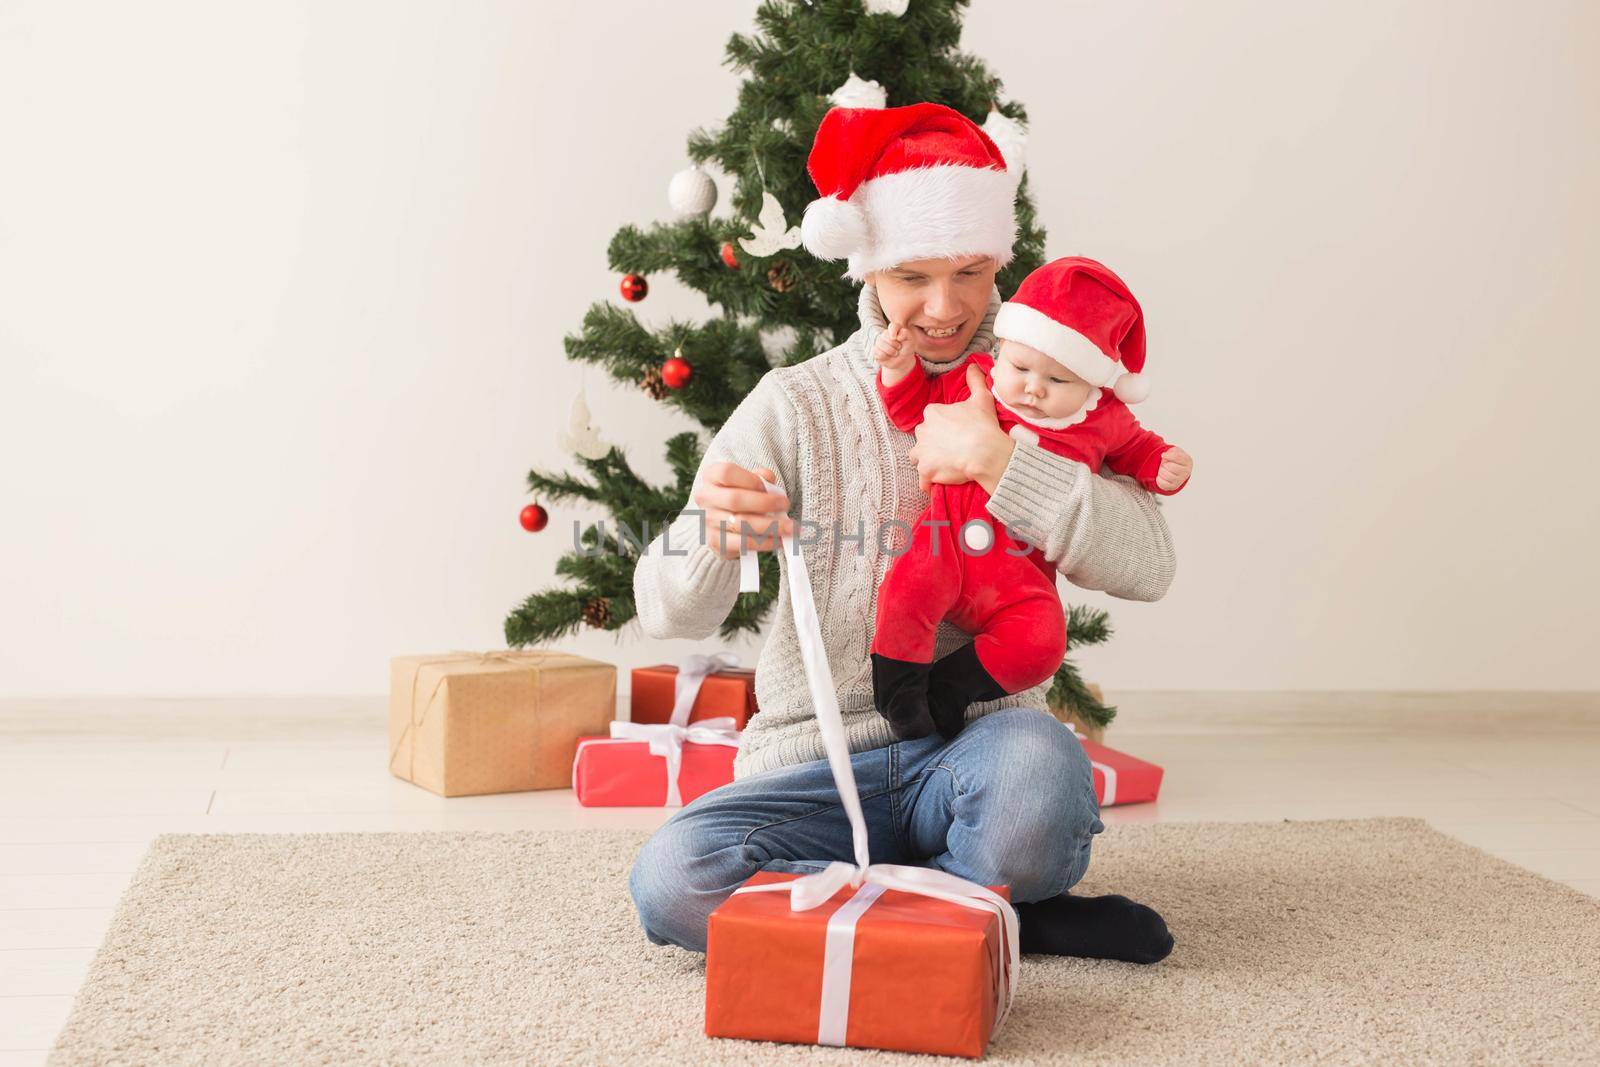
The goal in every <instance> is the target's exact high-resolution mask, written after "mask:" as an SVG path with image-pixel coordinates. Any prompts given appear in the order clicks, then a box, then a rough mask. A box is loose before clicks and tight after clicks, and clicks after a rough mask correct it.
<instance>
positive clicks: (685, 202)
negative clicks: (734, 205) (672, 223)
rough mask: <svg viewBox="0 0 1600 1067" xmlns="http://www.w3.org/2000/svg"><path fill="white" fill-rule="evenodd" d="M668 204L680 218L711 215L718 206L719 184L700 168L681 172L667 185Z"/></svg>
mask: <svg viewBox="0 0 1600 1067" xmlns="http://www.w3.org/2000/svg"><path fill="white" fill-rule="evenodd" d="M667 203H668V204H670V205H671V206H672V210H673V211H675V212H677V213H678V216H679V217H680V218H690V217H692V216H695V215H709V214H711V209H712V208H714V207H716V206H717V183H716V182H714V181H712V180H711V175H709V174H707V173H706V172H705V171H703V170H701V169H700V168H699V167H690V168H688V169H687V170H680V171H679V172H678V173H676V174H674V175H673V176H672V181H671V182H670V183H669V184H668V185H667Z"/></svg>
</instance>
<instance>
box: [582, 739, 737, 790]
mask: <svg viewBox="0 0 1600 1067" xmlns="http://www.w3.org/2000/svg"><path fill="white" fill-rule="evenodd" d="M712 721H714V722H715V721H719V720H712ZM617 725H618V726H624V727H626V726H631V725H634V724H631V723H618V724H617ZM700 729H701V727H700V725H699V724H696V725H695V726H693V727H691V729H690V731H689V736H691V737H692V736H694V733H695V731H698V730H700ZM724 740H725V741H731V743H721V744H699V743H695V742H693V741H687V740H686V741H684V743H683V745H682V749H681V753H680V755H679V757H678V759H679V761H680V762H679V766H678V771H677V775H676V779H675V780H676V783H677V787H678V789H677V793H676V795H674V793H673V791H672V789H671V784H672V782H673V781H674V777H673V764H672V759H671V757H670V756H669V754H667V753H665V752H662V753H660V754H657V753H656V752H654V751H652V750H651V745H650V742H649V741H646V740H630V739H628V738H627V737H625V736H624V737H617V738H613V737H584V738H579V740H578V755H577V758H576V759H574V760H573V762H572V789H573V792H574V793H576V794H577V796H578V803H579V804H582V805H583V806H584V807H588V808H660V807H680V806H682V805H684V804H689V803H692V802H693V801H694V799H695V798H696V797H699V796H701V795H703V794H705V793H709V792H711V791H712V790H713V789H716V788H718V787H719V786H724V785H727V784H728V783H729V782H731V781H733V757H734V755H735V754H736V750H737V745H738V743H739V742H738V733H737V731H733V730H728V731H726V734H725V735H724ZM657 747H660V746H659V745H658V746H657Z"/></svg>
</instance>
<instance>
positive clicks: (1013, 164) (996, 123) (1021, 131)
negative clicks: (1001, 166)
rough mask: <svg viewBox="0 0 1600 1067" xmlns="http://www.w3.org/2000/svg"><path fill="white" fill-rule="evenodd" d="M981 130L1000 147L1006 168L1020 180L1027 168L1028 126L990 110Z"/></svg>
mask: <svg viewBox="0 0 1600 1067" xmlns="http://www.w3.org/2000/svg"><path fill="white" fill-rule="evenodd" d="M983 132H984V133H986V134H988V135H989V140H991V141H993V142H994V146H995V147H996V148H998V149H1000V155H1001V156H1002V157H1004V159H1005V161H1006V170H1007V171H1008V172H1010V173H1014V174H1015V175H1016V178H1017V180H1018V181H1021V180H1022V175H1023V174H1024V173H1025V172H1026V171H1027V169H1028V128H1027V127H1026V126H1024V125H1023V124H1022V123H1020V122H1018V121H1017V120H1016V119H1013V118H1008V117H1006V116H1005V115H1002V114H1001V113H1000V112H998V111H991V112H989V117H988V118H986V119H984V120H983Z"/></svg>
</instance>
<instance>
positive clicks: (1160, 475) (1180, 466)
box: [1156, 445, 1194, 493]
mask: <svg viewBox="0 0 1600 1067" xmlns="http://www.w3.org/2000/svg"><path fill="white" fill-rule="evenodd" d="M1193 471H1194V459H1193V457H1191V456H1190V455H1189V453H1187V452H1185V451H1184V450H1183V449H1181V448H1179V447H1178V446H1177V445H1173V446H1172V447H1171V448H1169V449H1167V450H1166V451H1165V452H1163V453H1161V469H1160V470H1158V471H1156V487H1157V488H1158V489H1160V490H1162V491H1163V492H1167V493H1170V492H1172V491H1173V490H1174V489H1176V488H1178V486H1180V485H1182V484H1183V483H1184V482H1185V481H1187V480H1188V478H1189V475H1190V474H1191V473H1192V472H1193Z"/></svg>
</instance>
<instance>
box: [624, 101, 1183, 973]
mask: <svg viewBox="0 0 1600 1067" xmlns="http://www.w3.org/2000/svg"><path fill="white" fill-rule="evenodd" d="M809 169H810V172H811V175H812V178H813V180H815V181H816V183H817V186H818V188H819V190H820V191H821V192H822V193H823V194H824V198H825V199H824V200H821V201H818V202H816V203H814V204H813V205H812V206H811V208H810V209H808V211H807V213H806V219H805V222H804V225H803V227H802V232H803V233H804V236H805V239H806V245H807V247H808V248H809V249H810V250H811V251H812V252H813V253H814V254H816V255H818V256H820V257H822V258H842V257H847V258H848V260H849V266H850V275H851V276H852V277H854V278H857V279H858V280H861V281H863V282H864V285H863V287H862V290H861V301H860V315H861V328H860V329H859V330H857V331H856V332H855V333H854V334H852V335H851V336H850V338H849V339H848V340H846V341H845V342H844V343H842V344H840V345H839V346H838V347H837V348H835V349H833V350H832V351H829V352H826V353H823V354H822V355H819V356H817V357H815V358H814V359H811V360H808V361H807V362H805V363H803V364H800V365H798V366H794V367H786V368H781V369H778V370H774V371H772V372H771V373H769V374H767V375H766V376H765V377H764V378H762V380H761V381H760V382H759V383H757V385H756V387H755V388H754V389H753V390H752V391H751V392H750V394H749V395H748V396H747V397H746V398H745V400H744V402H743V403H741V404H740V405H739V407H738V408H737V409H736V410H735V411H734V412H733V414H732V415H731V416H730V417H729V418H728V421H727V422H726V423H725V424H724V426H723V428H722V429H721V430H720V431H719V432H718V434H717V435H716V438H715V439H714V440H713V441H712V442H711V444H710V446H709V447H708V449H707V452H706V457H705V461H704V462H703V464H702V466H701V469H700V471H699V474H698V476H697V478H696V484H695V489H694V492H693V494H692V504H693V505H694V506H693V507H691V508H690V509H688V510H686V511H684V512H683V514H681V515H680V516H679V518H678V520H677V521H676V522H675V523H674V524H673V525H672V526H671V527H670V528H669V529H668V530H667V531H666V532H665V533H664V534H663V535H662V536H661V537H658V538H657V539H656V541H655V542H653V543H652V544H651V545H650V546H649V549H648V550H647V551H646V553H645V554H644V556H643V557H642V558H641V560H640V562H639V567H638V570H637V571H636V572H635V575H634V595H635V599H636V601H637V604H638V611H639V619H640V622H641V623H642V624H643V627H644V630H645V632H646V633H647V634H649V635H650V636H652V637H658V638H667V637H678V638H696V639H700V638H705V637H709V636H710V635H711V634H713V633H715V632H716V630H717V628H718V626H719V625H720V624H721V623H722V621H723V620H724V619H725V618H726V617H727V614H728V612H729V610H731V608H732V607H733V604H734V600H735V598H736V597H737V596H738V583H739V564H738V562H737V560H738V556H739V554H740V552H741V551H772V550H774V548H775V547H777V538H778V537H779V536H780V535H781V536H782V537H783V538H785V539H789V538H793V539H794V540H795V541H798V542H800V543H801V545H802V546H803V551H804V552H805V554H806V560H807V564H808V566H809V569H810V574H811V581H812V586H813V593H814V596H815V599H816V603H817V611H818V614H819V616H820V619H821V625H822V633H823V643H824V645H825V646H826V652H827V656H828V662H829V666H830V668H831V669H832V672H833V677H834V681H835V685H836V686H837V688H838V698H839V706H840V711H841V713H842V715H843V719H844V724H845V730H846V735H847V738H848V740H849V744H850V750H851V752H852V766H853V768H854V771H855V776H856V783H857V785H858V787H859V790H860V794H861V802H862V809H863V812H864V814H865V817H866V820H867V824H868V838H869V847H870V852H871V856H872V859H873V861H874V862H877V863H903V864H920V865H925V866H933V867H937V868H940V869H942V870H946V871H949V872H950V873H952V874H955V875H958V876H960V877H962V878H966V879H969V880H971V881H974V882H978V883H980V884H985V885H990V884H1004V885H1007V886H1009V887H1010V891H1011V897H1012V900H1013V901H1016V902H1018V906H1017V911H1018V915H1019V917H1020V918H1021V920H1022V927H1021V938H1022V940H1021V948H1022V951H1024V952H1048V953H1056V954H1065V955H1077V956H1091V957H1098V958H1111V959H1122V960H1130V961H1134V962H1142V963H1153V962H1155V961H1157V960H1160V959H1162V958H1163V957H1165V956H1166V955H1167V953H1168V952H1170V951H1171V948H1172V938H1171V935H1170V934H1169V933H1168V931H1167V928H1166V924H1165V923H1164V922H1163V921H1162V920H1161V917H1160V916H1159V915H1158V914H1156V912H1155V911H1153V910H1152V909H1150V908H1148V907H1145V906H1143V905H1140V904H1136V903H1134V902H1133V901H1130V900H1128V899H1127V898H1125V897H1121V896H1114V895H1113V896H1104V897H1078V896H1073V895H1071V894H1069V893H1068V892H1067V890H1068V889H1070V888H1071V887H1072V886H1073V885H1075V884H1076V883H1077V882H1078V880H1079V879H1081V878H1082V877H1083V874H1084V872H1085V871H1086V870H1087V868H1088V865H1089V853H1090V846H1091V843H1092V840H1093V837H1094V835H1095V834H1097V833H1099V832H1101V831H1102V830H1103V829H1104V825H1103V824H1102V823H1101V821H1100V819H1099V809H1098V806H1097V804H1096V801H1095V797H1094V786H1093V777H1092V773H1091V771H1090V767H1089V761H1088V758H1087V757H1086V756H1085V754H1084V752H1083V749H1082V747H1081V746H1080V745H1079V744H1078V741H1077V739H1076V738H1075V737H1074V736H1073V734H1072V732H1071V731H1070V730H1068V729H1066V728H1065V727H1064V726H1062V725H1061V724H1060V723H1058V722H1057V721H1055V719H1054V718H1052V717H1051V716H1050V715H1049V714H1048V713H1047V712H1044V711H1042V710H1040V709H1042V707H1043V704H1044V689H1043V687H1038V688H1035V689H1032V690H1029V691H1027V692H1024V693H1019V694H1015V695H1011V696H1007V697H1003V698H1001V699H999V700H996V701H992V702H988V703H980V704H974V705H972V706H971V707H970V708H968V710H967V713H966V725H965V727H964V729H963V730H962V731H961V732H960V733H959V734H958V735H957V736H956V737H955V738H954V739H953V740H951V741H948V742H947V741H945V740H944V739H943V738H942V737H940V736H939V735H938V734H932V735H929V736H926V737H921V738H915V739H912V740H907V741H896V740H895V738H894V736H893V735H892V734H891V733H890V730H889V726H888V723H887V722H886V721H885V720H884V719H883V718H882V717H881V716H880V715H879V714H878V713H877V711H876V710H875V709H874V706H873V690H872V666H871V661H870V659H869V650H870V646H871V643H872V626H873V617H874V597H875V594H876V592H877V588H878V584H879V582H880V581H882V579H883V576H884V573H885V571H886V570H887V568H888V565H889V563H890V562H891V560H892V558H893V553H894V552H895V551H898V550H899V549H900V547H901V546H903V545H904V543H905V539H906V536H907V535H908V534H909V529H910V523H911V522H913V521H914V520H915V519H916V518H917V517H918V515H919V514H920V513H921V511H922V509H923V508H924V507H925V506H926V505H927V501H928V497H927V492H926V490H927V487H928V485H929V484H930V483H931V482H942V483H959V482H963V481H968V480H971V481H977V482H979V483H980V484H982V486H983V487H984V489H985V490H987V491H988V493H989V495H990V505H989V507H990V512H991V514H992V515H993V516H994V517H995V518H996V519H997V520H998V521H1000V522H1002V523H1004V524H1005V525H1006V526H1007V527H1009V528H1011V529H1012V531H1013V532H1014V533H1015V534H1016V535H1017V536H1018V537H1019V538H1023V539H1026V540H1028V541H1031V542H1033V543H1035V544H1037V545H1038V546H1039V547H1040V548H1041V549H1042V550H1043V552H1044V554H1045V556H1046V557H1047V558H1048V559H1050V560H1051V562H1052V563H1054V564H1055V566H1056V568H1057V569H1058V570H1059V571H1060V572H1061V573H1062V574H1064V575H1066V577H1067V579H1068V580H1069V581H1071V582H1073V583H1075V584H1077V585H1079V586H1082V587H1084V588H1089V589H1101V590H1104V591H1106V592H1109V593H1111V594H1112V595H1113V596H1119V597H1124V598H1127V599H1134V600H1156V599H1159V598H1160V597H1161V596H1162V595H1163V594H1164V593H1165V592H1166V589H1167V587H1168V585H1169V584H1170V583H1171V580H1172V575H1173V567H1174V564H1173V555H1172V548H1171V543H1170V540H1169V537H1168V534H1167V529H1166V525H1165V523H1164V521H1163V520H1162V518H1161V515H1160V513H1159V511H1158V510H1157V508H1156V506H1155V503H1154V500H1153V498H1151V497H1150V496H1149V495H1148V494H1147V493H1145V492H1144V491H1143V490H1142V489H1140V488H1138V487H1137V486H1136V485H1133V484H1132V483H1131V482H1129V481H1127V480H1124V479H1111V478H1105V477H1100V476H1097V475H1096V473H1095V472H1093V471H1090V470H1089V469H1088V468H1086V467H1084V466H1083V465H1082V464H1078V463H1074V462H1072V461H1071V460H1067V459H1065V458H1064V457H1060V456H1056V455H1053V454H1051V453H1049V452H1046V451H1044V450H1042V449H1040V448H1039V447H1037V445H1034V444H1029V443H1026V442H1019V441H1013V440H1011V439H1010V438H1008V437H1007V436H1006V435H1005V434H1003V433H1002V432H1001V431H1000V428H999V424H998V422H997V420H996V418H995V415H994V402H993V400H992V398H991V397H990V395H989V393H988V390H987V389H986V388H985V387H984V384H983V378H982V375H981V373H979V372H978V371H977V369H976V368H966V369H963V368H962V361H963V358H964V356H965V355H966V353H968V352H970V351H973V350H987V349H989V348H990V347H991V345H992V343H993V333H992V327H993V321H994V316H995V313H996V311H997V309H998V308H999V306H1000V295H999V293H998V292H997V291H996V289H995V284H994V279H995V274H996V272H997V271H998V270H999V268H1000V267H1002V266H1003V265H1004V264H1005V263H1006V262H1008V261H1009V260H1010V258H1011V246H1012V243H1013V242H1014V241H1015V237H1016V224H1015V219H1014V214H1013V210H1014V209H1013V204H1014V200H1015V191H1016V182H1017V177H1016V176H1015V175H1013V174H1010V173H1008V172H1007V171H1006V170H1005V165H1004V161H1003V160H1002V159H1001V157H1000V154H999V152H998V150H996V149H995V146H994V144H993V143H992V142H991V141H989V139H988V138H987V137H985V136H984V135H983V134H982V132H981V131H979V130H978V128H977V127H976V126H974V125H973V124H972V123H971V122H970V121H968V120H967V119H966V118H964V117H963V116H961V115H959V114H957V113H956V112H954V111H951V110H950V109H948V108H943V107H939V106H938V105H932V104H917V105H912V106H911V107H906V108H889V109H881V110H866V109H860V110H846V109H835V110H834V111H832V112H830V113H829V114H828V116H827V118H826V119H825V120H824V121H823V124H822V127H821V128H820V129H819V130H818V132H817V140H816V143H815V145H814V146H813V150H812V155H811V160H810V166H809ZM891 321H892V322H895V323H899V324H903V325H905V326H906V327H907V328H908V329H909V331H910V334H911V337H912V339H913V342H914V343H915V345H916V349H917V352H918V355H919V357H920V358H921V359H922V361H923V365H924V367H925V368H926V369H927V370H928V371H929V373H943V372H950V371H953V372H954V373H967V374H968V375H969V377H970V378H971V380H972V396H971V398H970V399H969V400H968V401H966V402H964V403H961V404H953V405H947V406H931V407H929V408H928V410H927V414H926V417H925V418H924V421H923V422H922V424H921V425H920V426H919V427H918V429H917V432H916V437H915V443H913V441H912V438H911V437H910V436H909V435H907V434H904V433H901V432H900V431H899V430H896V429H894V428H893V427H892V426H890V425H889V423H888V422H887V420H886V418H885V416H884V412H883V410H882V406H881V404H880V403H879V402H878V398H877V395H876V391H875V388H874V376H875V374H876V366H875V364H874V362H873V359H872V356H871V348H872V344H873V342H874V341H875V339H876V337H877V335H878V333H879V332H881V331H882V330H883V329H885V328H886V327H887V325H888V323H889V322H891ZM763 478H765V479H766V480H768V481H771V482H773V483H774V484H776V485H778V486H779V487H780V489H781V490H782V491H781V492H779V493H768V492H766V491H764V489H763V486H762V482H761V479H763ZM797 520H798V522H797ZM778 555H779V560H780V572H781V578H782V585H783V588H781V589H780V594H779V598H780V601H782V600H785V599H787V597H788V591H787V582H788V580H789V575H790V570H789V564H788V559H787V552H780V553H779V554H778ZM967 641H968V637H967V635H965V634H963V633H961V632H960V631H959V630H956V629H955V628H954V627H952V626H950V625H949V624H945V625H943V626H941V628H940V632H939V636H938V640H937V644H936V649H935V657H936V658H937V657H942V656H943V655H945V654H946V653H948V652H950V651H953V650H954V649H955V648H957V647H960V646H961V645H963V644H965V643H966V642H967ZM756 687H757V698H758V701H759V703H760V705H761V713H760V714H759V715H757V716H756V717H755V718H754V719H752V720H751V722H750V725H749V726H748V727H747V728H746V730H745V735H744V738H743V740H742V742H741V745H740V749H739V753H738V756H737V758H736V760H735V764H734V777H735V780H734V781H733V782H732V783H731V784H729V785H727V786H724V787H722V788H721V789H718V790H715V791H713V792H711V793H708V794H706V795H704V796H702V797H700V798H699V799H698V800H697V801H695V802H694V803H693V804H691V805H690V806H689V807H687V808H685V809H683V810H682V811H680V812H678V813H676V814H675V815H674V816H673V817H672V818H671V819H669V820H668V821H667V823H666V824H665V825H663V826H662V827H661V829H660V830H658V831H657V832H656V833H655V834H654V835H653V836H652V837H651V838H650V840H649V841H647V842H646V843H645V846H644V848H643V850H642V851H641V852H640V854H639V857H638V860H637V861H636V863H635V865H634V869H633V872H632V874H631V876H630V878H629V886H630V890H631V892H632V894H633V899H634V902H635V904H636V906H637V908H638V911H639V917H640V921H641V923H642V924H643V926H644V930H645V933H646V935H647V936H648V937H649V939H650V940H651V941H653V942H655V943H658V944H668V943H670V944H677V945H681V946H683V947H685V948H689V949H693V950H696V951H704V949H705V944H706V919H707V916H709V915H710V913H711V912H712V910H713V909H715V908H716V906H717V905H718V904H720V903H721V902H722V901H723V900H724V899H726V898H727V896H728V894H730V893H731V892H732V891H733V890H734V889H736V888H737V887H738V886H739V885H740V884H741V883H743V882H744V881H745V879H747V878H749V877H750V875H752V874H754V873H755V872H756V871H760V870H772V871H788V872H796V873H810V872H812V871H817V870H821V869H822V868H824V867H825V866H826V865H827V863H828V862H829V861H832V860H844V861H846V862H851V861H853V849H852V842H851V835H850V827H849V823H848V821H847V819H846V817H845V814H844V811H843V809H842V807H841V806H840V802H839V797H838V793H837V791H836V790H835V788H834V783H833V777H832V774H831V773H830V771H829V769H828V765H827V761H826V758H825V753H824V750H823V747H822V739H821V735H820V733H819V731H818V727H817V721H816V717H815V714H814V711H813V708H812V705H811V698H810V695H809V692H808V690H807V683H806V678H805V673H804V667H803V664H802V661H801V657H800V651H799V645H798V641H797V638H796V635H795V629H794V620H793V618H792V617H791V616H790V613H789V612H787V611H779V612H778V613H777V618H776V620H775V625H774V628H773V631H772V633H771V635H770V636H769V638H768V639H767V643H766V645H765V646H764V647H763V648H762V651H761V656H760V661H759V664H758V666H757V672H756Z"/></svg>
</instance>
